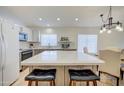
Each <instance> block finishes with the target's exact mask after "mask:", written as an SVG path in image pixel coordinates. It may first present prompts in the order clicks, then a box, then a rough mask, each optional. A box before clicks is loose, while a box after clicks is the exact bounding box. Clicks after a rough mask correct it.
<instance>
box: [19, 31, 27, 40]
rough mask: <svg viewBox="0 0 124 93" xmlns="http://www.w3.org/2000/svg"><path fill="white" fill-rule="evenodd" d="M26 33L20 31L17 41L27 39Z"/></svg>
mask: <svg viewBox="0 0 124 93" xmlns="http://www.w3.org/2000/svg"><path fill="white" fill-rule="evenodd" d="M27 40H28V35H27V34H26V33H23V32H20V33H19V41H27Z"/></svg>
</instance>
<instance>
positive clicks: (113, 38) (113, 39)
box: [32, 27, 124, 50]
mask: <svg viewBox="0 0 124 93" xmlns="http://www.w3.org/2000/svg"><path fill="white" fill-rule="evenodd" d="M32 30H33V32H34V33H37V32H38V31H40V32H41V34H57V35H58V39H60V37H61V36H68V37H69V39H70V41H72V42H73V47H74V48H77V36H78V34H95V35H98V50H100V49H106V48H108V47H119V48H124V43H123V41H124V32H117V31H114V32H113V33H111V34H107V33H103V34H99V28H98V27H82V28H81V27H80V28H74V27H65V28H64V27H60V28H59V27H57V28H33V29H32ZM36 37H37V36H36Z"/></svg>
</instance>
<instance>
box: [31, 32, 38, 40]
mask: <svg viewBox="0 0 124 93" xmlns="http://www.w3.org/2000/svg"><path fill="white" fill-rule="evenodd" d="M32 39H33V41H36V42H40V32H39V31H32Z"/></svg>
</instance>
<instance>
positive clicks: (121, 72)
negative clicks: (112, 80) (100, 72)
mask: <svg viewBox="0 0 124 93" xmlns="http://www.w3.org/2000/svg"><path fill="white" fill-rule="evenodd" d="M120 74H121V80H123V71H122V70H120Z"/></svg>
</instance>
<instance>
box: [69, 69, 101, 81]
mask: <svg viewBox="0 0 124 93" xmlns="http://www.w3.org/2000/svg"><path fill="white" fill-rule="evenodd" d="M69 75H70V80H76V81H93V80H100V77H99V76H97V75H96V74H94V73H93V72H92V71H91V70H90V69H84V70H73V69H69Z"/></svg>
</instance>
